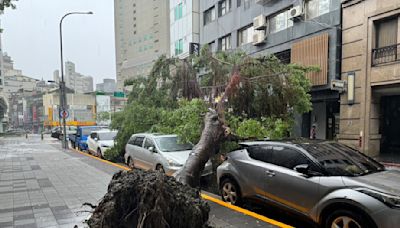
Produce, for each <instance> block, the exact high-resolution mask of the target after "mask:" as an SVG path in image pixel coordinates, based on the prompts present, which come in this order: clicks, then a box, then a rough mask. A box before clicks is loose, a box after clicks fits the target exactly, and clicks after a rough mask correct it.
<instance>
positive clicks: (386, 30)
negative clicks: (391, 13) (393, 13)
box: [375, 17, 398, 48]
mask: <svg viewBox="0 0 400 228" xmlns="http://www.w3.org/2000/svg"><path fill="white" fill-rule="evenodd" d="M397 21H398V18H397V17H395V18H390V19H386V20H382V21H378V22H376V23H375V28H376V42H375V43H376V45H375V46H376V48H381V47H387V46H391V45H393V44H397V30H398V29H397Z"/></svg>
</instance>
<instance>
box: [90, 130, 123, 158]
mask: <svg viewBox="0 0 400 228" xmlns="http://www.w3.org/2000/svg"><path fill="white" fill-rule="evenodd" d="M117 133H118V131H111V130H109V129H103V130H98V131H92V133H90V135H89V137H88V139H87V145H88V152H89V153H91V154H93V155H96V156H98V157H103V156H104V152H105V151H106V150H108V149H110V148H112V147H113V146H114V138H115V136H117Z"/></svg>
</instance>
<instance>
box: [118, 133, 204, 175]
mask: <svg viewBox="0 0 400 228" xmlns="http://www.w3.org/2000/svg"><path fill="white" fill-rule="evenodd" d="M192 148H193V145H192V144H190V143H179V139H178V136H177V135H163V134H145V133H143V134H135V135H132V137H131V138H130V139H129V141H128V143H127V144H126V146H125V155H124V157H125V162H126V164H128V165H129V166H130V167H131V168H140V169H144V170H149V169H151V170H159V171H161V172H165V173H166V174H167V175H170V176H171V175H172V174H174V173H175V172H176V171H178V170H179V169H181V168H182V167H183V165H184V164H185V163H186V160H187V159H188V157H189V154H190V153H191V151H192ZM211 173H212V163H211V162H210V161H208V162H207V163H206V165H205V168H204V171H203V173H202V176H206V175H209V174H211Z"/></svg>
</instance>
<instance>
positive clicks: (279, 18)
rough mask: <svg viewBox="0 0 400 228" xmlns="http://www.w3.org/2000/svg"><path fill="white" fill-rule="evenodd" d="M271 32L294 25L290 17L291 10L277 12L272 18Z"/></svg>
mask: <svg viewBox="0 0 400 228" xmlns="http://www.w3.org/2000/svg"><path fill="white" fill-rule="evenodd" d="M269 23H270V30H269V32H270V33H275V32H279V31H282V30H284V29H287V28H289V27H291V26H293V21H292V20H290V19H289V10H285V11H283V12H280V13H278V14H275V15H274V16H272V17H271V18H270V21H269Z"/></svg>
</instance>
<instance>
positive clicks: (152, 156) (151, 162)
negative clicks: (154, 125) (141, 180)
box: [143, 137, 159, 169]
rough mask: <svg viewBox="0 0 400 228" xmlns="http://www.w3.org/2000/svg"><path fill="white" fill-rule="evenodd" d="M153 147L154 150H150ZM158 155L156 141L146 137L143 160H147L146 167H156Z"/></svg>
mask: <svg viewBox="0 0 400 228" xmlns="http://www.w3.org/2000/svg"><path fill="white" fill-rule="evenodd" d="M151 147H152V148H153V151H150V150H149V149H150V148H151ZM158 155H159V154H158V152H157V149H156V147H155V144H154V141H153V140H152V139H151V138H149V137H146V138H145V141H144V144H143V161H144V162H146V167H148V169H154V167H155V166H156V164H157V162H158Z"/></svg>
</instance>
